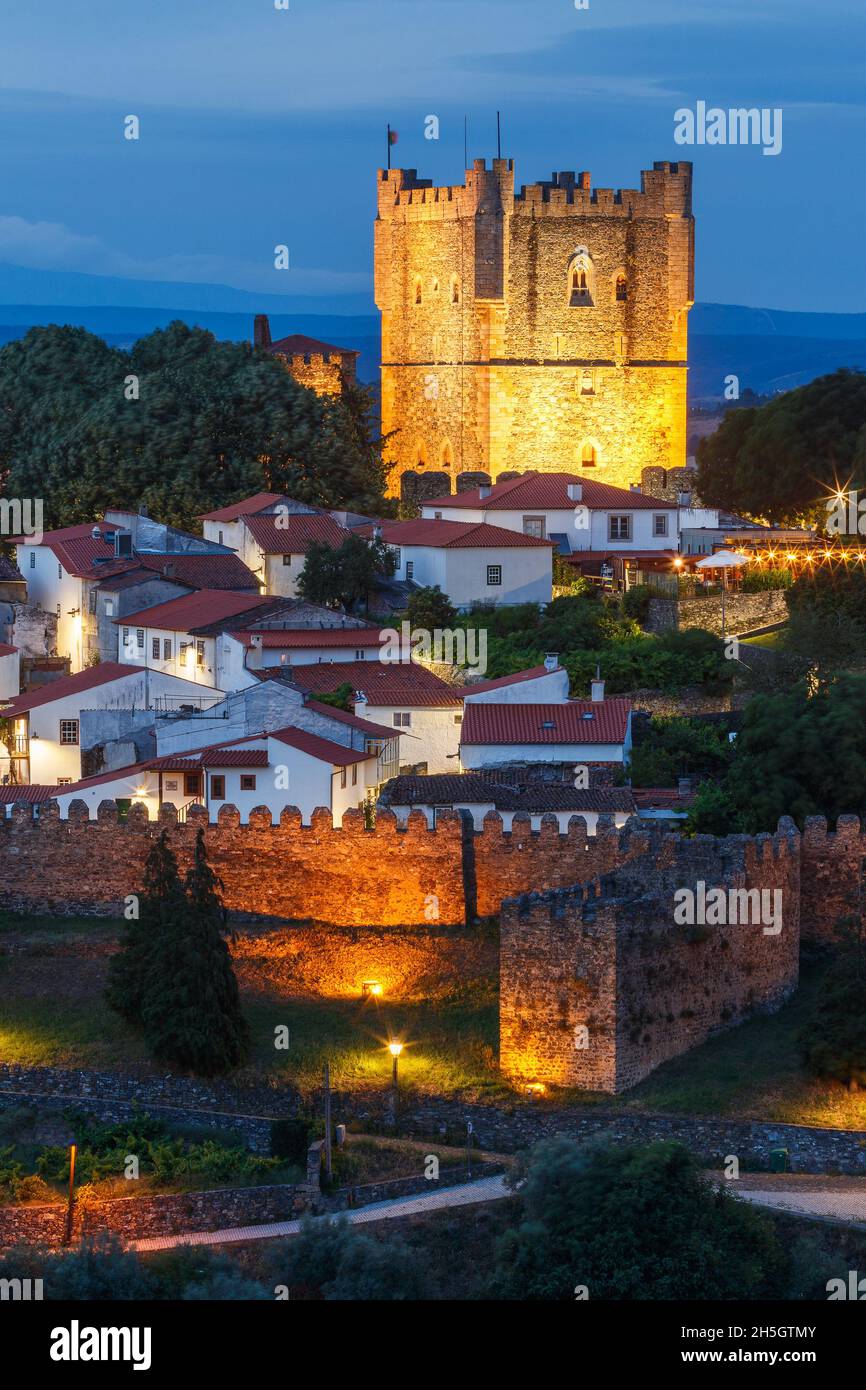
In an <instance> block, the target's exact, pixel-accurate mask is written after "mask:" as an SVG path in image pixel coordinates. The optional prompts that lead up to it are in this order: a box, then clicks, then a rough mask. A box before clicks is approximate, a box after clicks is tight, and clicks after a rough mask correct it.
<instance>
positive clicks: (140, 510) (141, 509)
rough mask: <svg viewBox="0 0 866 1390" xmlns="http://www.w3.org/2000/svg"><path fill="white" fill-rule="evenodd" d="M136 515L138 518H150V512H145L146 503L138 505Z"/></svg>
mask: <svg viewBox="0 0 866 1390" xmlns="http://www.w3.org/2000/svg"><path fill="white" fill-rule="evenodd" d="M138 515H139V516H145V517H149V516H150V512H149V511H148V510H147V503H146V502H142V503H141V504H140V505H139V508H138Z"/></svg>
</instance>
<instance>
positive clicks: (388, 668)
mask: <svg viewBox="0 0 866 1390" xmlns="http://www.w3.org/2000/svg"><path fill="white" fill-rule="evenodd" d="M345 681H348V683H349V684H350V685H351V686H352V688H353V689H354V690H363V692H364V694H365V695H366V696H367V700H368V703H369V704H371V705H398V706H404V707H405V706H411V707H413V708H428V709H445V708H447V707H448V706H449V705H462V704H463V698H462V695H461V693H460V691H459V689H457V687H456V686H453V685H448V684H447V683H446V682H445V681H443V680H440V679H439V677H438V676H434V674H433V672H432V671H428V670H426V668H425V667H423V666H416V665H415V664H414V663H403V662H390V661H339V662H333V663H331V662H327V663H325V662H316V663H314V664H313V665H310V666H296V667H295V668H294V669H293V671H292V683H293V684H294V685H298V686H300V687H301V689H302V690H310V691H312V692H313V693H314V694H319V695H321V694H324V693H326V692H328V691H331V690H336V689H337V686H339V685H342V684H343V683H344V682H345Z"/></svg>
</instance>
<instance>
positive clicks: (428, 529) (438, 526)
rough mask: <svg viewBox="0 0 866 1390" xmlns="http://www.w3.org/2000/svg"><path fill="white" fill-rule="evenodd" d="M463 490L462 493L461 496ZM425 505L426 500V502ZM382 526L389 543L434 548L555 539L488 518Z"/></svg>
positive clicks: (366, 530) (369, 530)
mask: <svg viewBox="0 0 866 1390" xmlns="http://www.w3.org/2000/svg"><path fill="white" fill-rule="evenodd" d="M462 495H464V494H461V496H462ZM425 505H426V504H425ZM377 524H378V525H379V526H381V529H382V538H383V540H385V541H387V543H388V545H400V546H412V545H423V546H430V547H432V548H433V549H435V550H461V549H469V550H478V549H482V550H486V549H493V550H502V549H503V548H507V549H509V550H512V549H514V548H515V547H516V546H520V547H531V546H535V547H538V546H542V547H544V548H546V549H548V550H549V549H550V548H551V547H552V545H553V542H552V541H542V540H539V539H538V537H537V536H524V535H523V533H522V532H520V531H508V530H506V528H505V527H504V526H490V525H489V524H488V523H487V522H486V521H433V520H424V519H418V520H414V521H382V522H379V523H377ZM373 530H374V526H373V524H372V523H368V524H367V525H365V526H358V527H357V528H356V532H355V534H357V535H360V536H366V537H367V538H368V539H369V537H371V536H372V534H373Z"/></svg>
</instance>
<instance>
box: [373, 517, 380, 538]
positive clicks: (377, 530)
mask: <svg viewBox="0 0 866 1390" xmlns="http://www.w3.org/2000/svg"><path fill="white" fill-rule="evenodd" d="M381 539H382V527H381V526H380V525H379V522H378V521H377V522H376V524H375V526H374V527H373V540H374V541H380V540H381Z"/></svg>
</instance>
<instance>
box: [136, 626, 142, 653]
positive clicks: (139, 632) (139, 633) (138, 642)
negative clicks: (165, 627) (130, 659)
mask: <svg viewBox="0 0 866 1390" xmlns="http://www.w3.org/2000/svg"><path fill="white" fill-rule="evenodd" d="M135 645H136V646H137V647H138V650H139V651H140V652H143V651H144V628H143V627H137V628H136V629H135Z"/></svg>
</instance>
